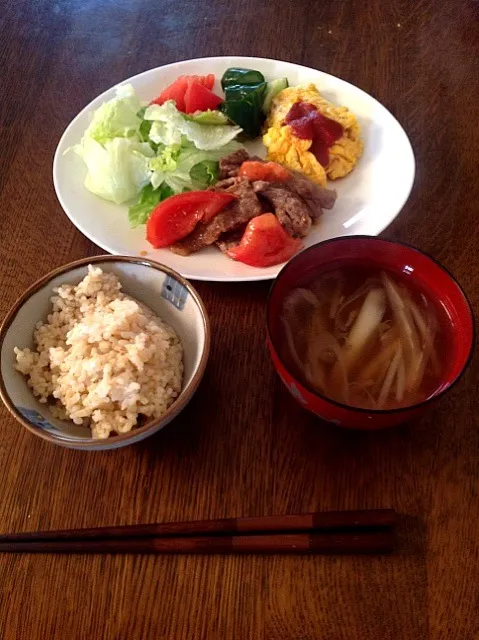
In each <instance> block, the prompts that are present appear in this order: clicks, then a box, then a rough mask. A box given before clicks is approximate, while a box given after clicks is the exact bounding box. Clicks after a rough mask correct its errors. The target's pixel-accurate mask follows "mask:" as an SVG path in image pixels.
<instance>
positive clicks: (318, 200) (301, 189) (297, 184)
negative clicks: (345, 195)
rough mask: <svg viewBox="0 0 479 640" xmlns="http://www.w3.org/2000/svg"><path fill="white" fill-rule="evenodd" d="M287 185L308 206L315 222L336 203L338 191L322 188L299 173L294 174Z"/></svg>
mask: <svg viewBox="0 0 479 640" xmlns="http://www.w3.org/2000/svg"><path fill="white" fill-rule="evenodd" d="M287 185H288V187H289V189H291V191H293V192H294V193H296V194H297V195H298V196H299V197H300V198H301V199H302V200H304V202H305V203H306V204H307V205H308V207H309V211H310V214H311V217H312V218H313V220H317V219H318V218H319V217H320V216H321V215H322V213H323V209H332V208H333V206H334V203H335V202H336V191H334V190H332V189H325V188H324V187H320V186H319V184H315V183H314V182H313V181H312V180H310V179H309V178H307V177H306V176H304V175H303V174H301V173H298V172H297V171H293V172H292V177H291V180H288V183H287Z"/></svg>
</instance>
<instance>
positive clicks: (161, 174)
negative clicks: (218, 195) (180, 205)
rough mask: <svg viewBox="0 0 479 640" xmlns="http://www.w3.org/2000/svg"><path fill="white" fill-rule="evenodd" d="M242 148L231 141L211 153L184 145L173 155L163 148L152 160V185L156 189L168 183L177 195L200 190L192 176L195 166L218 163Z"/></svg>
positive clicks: (175, 150)
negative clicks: (185, 191)
mask: <svg viewBox="0 0 479 640" xmlns="http://www.w3.org/2000/svg"><path fill="white" fill-rule="evenodd" d="M240 147H241V145H240V144H239V143H238V142H235V141H231V142H228V144H225V145H224V146H223V147H221V148H220V149H211V150H209V151H203V150H200V149H197V148H196V147H195V145H194V144H191V143H183V146H181V147H178V146H177V145H175V146H173V151H172V152H171V153H168V152H167V149H168V148H163V149H162V150H161V151H160V152H159V154H158V156H157V157H155V158H152V159H151V160H150V169H151V171H152V175H151V184H152V185H153V188H154V189H156V188H157V187H159V186H160V184H162V183H163V182H166V184H167V185H168V186H169V187H171V189H173V191H174V192H175V193H181V192H182V191H183V190H184V189H194V188H198V187H196V186H195V185H194V184H193V180H192V176H191V174H190V172H191V170H192V169H193V167H194V166H195V165H197V164H199V163H201V162H205V161H207V162H218V161H219V160H220V159H221V158H223V157H224V156H227V155H228V154H230V153H232V152H233V151H236V150H237V149H239V148H240Z"/></svg>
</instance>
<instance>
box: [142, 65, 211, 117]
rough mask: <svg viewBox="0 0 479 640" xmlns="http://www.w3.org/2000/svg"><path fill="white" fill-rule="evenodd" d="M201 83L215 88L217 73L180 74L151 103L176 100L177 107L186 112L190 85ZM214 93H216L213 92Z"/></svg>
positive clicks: (209, 87) (208, 87)
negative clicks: (200, 74) (201, 74)
mask: <svg viewBox="0 0 479 640" xmlns="http://www.w3.org/2000/svg"><path fill="white" fill-rule="evenodd" d="M191 83H194V84H199V85H201V86H203V87H206V89H209V90H210V91H211V89H213V86H214V84H215V74H214V73H209V74H208V75H206V76H180V77H179V78H177V79H176V80H175V81H174V82H172V83H171V84H170V85H169V86H168V87H166V89H164V90H163V91H162V92H161V93H160V95H159V96H158V97H157V98H155V99H154V100H152V101H151V102H150V104H160V105H161V104H164V103H165V102H166V101H167V100H174V101H175V103H176V108H177V109H178V110H179V111H182V112H183V113H186V112H185V93H186V90H187V88H188V86H189V85H190V84H191ZM213 95H214V94H213ZM188 113H190V112H188Z"/></svg>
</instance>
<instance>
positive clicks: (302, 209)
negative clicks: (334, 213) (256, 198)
mask: <svg viewBox="0 0 479 640" xmlns="http://www.w3.org/2000/svg"><path fill="white" fill-rule="evenodd" d="M287 185H288V183H284V184H283V183H279V182H265V181H264V180H256V181H255V182H253V189H254V190H255V192H256V193H258V194H259V195H261V196H262V198H264V199H265V200H267V201H268V203H269V204H271V206H272V209H273V213H275V214H276V217H277V218H278V220H279V221H280V222H281V224H282V225H283V227H284V228H285V229H286V231H288V232H289V233H290V234H291V235H292V236H294V237H299V238H304V236H306V235H307V234H308V232H309V230H310V229H311V216H310V214H309V208H308V206H307V205H306V203H305V202H304V201H303V200H302V199H301V198H300V197H299V196H297V195H296V194H295V193H293V192H291V191H290V190H289V188H288V186H287Z"/></svg>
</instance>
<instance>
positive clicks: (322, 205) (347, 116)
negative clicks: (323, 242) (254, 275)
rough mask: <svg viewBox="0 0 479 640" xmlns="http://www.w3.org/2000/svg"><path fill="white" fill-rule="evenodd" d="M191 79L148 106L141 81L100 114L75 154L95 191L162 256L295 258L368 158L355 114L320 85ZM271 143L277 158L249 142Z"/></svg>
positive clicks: (243, 73)
mask: <svg viewBox="0 0 479 640" xmlns="http://www.w3.org/2000/svg"><path fill="white" fill-rule="evenodd" d="M215 81H216V78H215V75H214V74H207V75H183V76H180V77H179V78H177V79H176V80H175V81H174V82H173V83H172V84H170V85H169V86H168V87H166V88H165V89H164V90H163V91H162V92H161V93H160V95H158V96H157V97H153V99H152V100H151V101H150V102H149V104H146V105H145V104H142V103H141V101H140V100H139V98H138V97H137V95H136V94H135V91H134V89H133V87H132V86H131V85H130V84H124V85H120V86H118V87H117V88H116V95H115V97H114V98H112V99H110V100H108V101H107V102H104V103H103V104H102V105H101V106H100V107H99V108H98V109H96V111H94V113H93V114H92V117H91V122H90V124H89V126H88V127H87V129H86V130H85V131H84V134H83V136H82V138H81V140H80V141H79V142H78V143H77V144H75V145H74V146H73V147H71V148H70V149H69V150H68V151H74V152H75V153H77V154H78V155H79V156H80V157H81V158H82V160H83V162H84V163H85V166H86V171H87V172H86V177H85V181H84V186H85V187H86V189H88V190H89V191H90V192H92V193H94V194H95V195H96V196H98V197H100V198H103V199H104V200H107V201H111V202H113V203H116V204H124V205H125V214H127V215H128V220H129V224H130V226H131V227H132V228H135V227H139V226H140V225H145V226H146V231H145V233H146V239H147V240H148V242H149V243H150V244H151V245H152V246H153V247H155V248H163V247H170V249H171V250H172V251H173V252H174V253H177V254H179V255H190V254H192V253H195V252H197V251H200V250H201V249H203V248H204V247H207V246H211V245H216V246H217V247H218V248H219V249H220V250H221V251H222V252H223V253H225V254H226V255H227V256H228V257H230V258H231V259H233V260H237V261H240V262H243V263H245V264H248V265H250V266H254V267H268V266H272V265H277V264H280V263H282V262H285V261H287V260H289V259H290V258H291V257H292V256H293V255H294V254H295V253H296V252H297V251H298V250H300V249H301V247H302V238H304V237H305V236H307V235H308V234H309V232H310V230H311V229H312V228H313V227H314V226H315V225H316V224H318V220H319V218H320V217H321V214H322V212H323V209H331V208H332V207H333V206H334V202H335V200H336V193H335V191H332V190H331V189H328V188H327V185H328V183H329V181H330V180H335V179H337V178H341V177H343V176H345V175H347V174H348V173H349V172H350V171H352V170H353V168H354V166H355V164H356V162H357V160H358V159H359V157H360V156H361V154H362V148H363V147H362V140H361V136H360V130H359V125H358V123H357V121H356V118H355V116H354V115H353V114H352V113H351V112H350V111H349V110H348V109H347V108H346V107H341V106H339V107H338V106H335V105H333V104H332V103H330V102H328V101H327V100H325V99H324V98H323V97H322V96H321V94H320V92H319V91H318V89H317V88H316V86H315V85H314V84H308V85H300V86H296V87H289V86H288V80H287V78H277V79H274V80H272V81H270V82H266V81H265V78H264V76H263V74H262V73H261V72H259V71H257V70H254V69H246V68H229V69H227V70H226V71H225V72H224V74H223V76H222V78H221V88H222V93H223V94H224V95H222V96H220V95H219V91H218V92H215V90H214V88H215ZM259 136H262V141H263V144H264V146H265V147H266V149H265V151H266V154H265V155H266V159H263V158H262V157H259V156H254V155H253V156H250V154H249V153H248V151H247V149H246V148H245V146H244V145H245V143H247V142H248V141H250V140H253V139H255V138H258V137H259Z"/></svg>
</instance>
